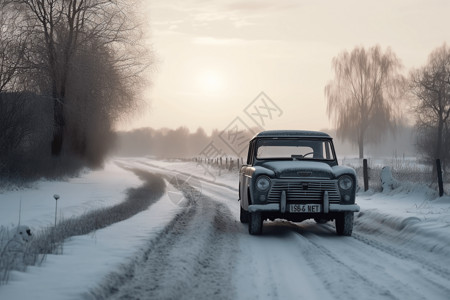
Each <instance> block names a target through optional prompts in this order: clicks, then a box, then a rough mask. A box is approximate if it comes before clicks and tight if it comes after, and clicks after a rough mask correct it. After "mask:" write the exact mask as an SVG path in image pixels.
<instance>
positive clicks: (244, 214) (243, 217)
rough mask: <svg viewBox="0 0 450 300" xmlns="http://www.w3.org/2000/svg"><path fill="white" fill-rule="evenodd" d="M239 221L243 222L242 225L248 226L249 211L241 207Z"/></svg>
mask: <svg viewBox="0 0 450 300" xmlns="http://www.w3.org/2000/svg"><path fill="white" fill-rule="evenodd" d="M239 219H240V220H241V223H244V224H247V223H248V219H249V213H248V211H246V210H244V209H243V208H242V206H241V213H240V215H239Z"/></svg>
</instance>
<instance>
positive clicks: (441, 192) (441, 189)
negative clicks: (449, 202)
mask: <svg viewBox="0 0 450 300" xmlns="http://www.w3.org/2000/svg"><path fill="white" fill-rule="evenodd" d="M436 171H437V177H438V186H439V197H442V196H443V195H444V183H443V182H442V169H441V160H440V159H439V158H438V159H436Z"/></svg>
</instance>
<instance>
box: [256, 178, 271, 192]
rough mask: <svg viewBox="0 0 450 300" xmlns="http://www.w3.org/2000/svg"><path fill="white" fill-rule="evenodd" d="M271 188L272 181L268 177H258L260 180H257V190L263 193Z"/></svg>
mask: <svg viewBox="0 0 450 300" xmlns="http://www.w3.org/2000/svg"><path fill="white" fill-rule="evenodd" d="M269 187H270V179H269V177H267V176H260V177H258V179H257V180H256V188H257V189H258V190H259V191H261V192H265V191H267V190H268V189H269Z"/></svg>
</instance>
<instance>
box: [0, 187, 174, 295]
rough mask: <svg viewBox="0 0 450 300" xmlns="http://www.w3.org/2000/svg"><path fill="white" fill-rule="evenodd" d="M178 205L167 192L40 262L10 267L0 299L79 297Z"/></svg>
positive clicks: (150, 236) (165, 220) (131, 252)
mask: <svg viewBox="0 0 450 300" xmlns="http://www.w3.org/2000/svg"><path fill="white" fill-rule="evenodd" d="M180 209H181V208H180V207H178V206H176V205H174V204H173V202H172V201H171V200H170V199H169V198H168V196H167V195H166V194H165V195H164V196H163V197H162V198H161V199H160V200H159V201H158V202H156V203H155V204H153V205H152V206H150V208H149V209H148V210H145V211H143V212H141V213H139V214H137V215H135V216H133V217H131V218H130V219H127V220H125V221H122V222H119V223H116V224H113V225H111V226H109V227H107V228H104V229H101V230H97V231H95V232H93V233H91V234H89V235H84V236H77V237H73V238H70V239H68V240H67V241H66V242H65V243H64V252H63V255H47V258H46V260H45V262H44V263H43V264H42V266H41V267H29V268H28V269H27V272H26V273H22V272H16V271H13V272H11V276H10V280H9V283H8V285H5V286H2V287H1V288H0V299H78V298H80V295H81V294H82V293H84V292H87V291H88V290H90V289H93V288H95V287H96V286H97V284H98V283H99V282H100V281H101V279H103V278H104V277H105V276H106V275H108V274H109V273H110V272H111V271H113V270H117V269H120V268H121V267H123V265H124V264H126V263H127V261H130V260H131V259H132V258H133V257H134V256H135V255H136V253H137V252H138V250H139V249H142V248H144V247H145V245H146V244H147V242H148V241H149V240H151V239H153V238H154V237H156V236H157V235H158V233H159V232H160V231H161V230H163V229H164V227H165V226H166V225H167V224H168V223H169V222H170V221H171V220H172V218H173V217H174V216H175V215H176V214H177V213H178V212H179V211H180Z"/></svg>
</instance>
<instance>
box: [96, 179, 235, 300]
mask: <svg viewBox="0 0 450 300" xmlns="http://www.w3.org/2000/svg"><path fill="white" fill-rule="evenodd" d="M183 189H184V190H183V193H184V195H185V197H186V198H187V199H188V201H189V205H188V207H187V208H185V209H184V210H183V211H182V212H181V213H180V214H178V215H177V216H176V217H175V218H174V220H173V221H172V222H171V223H170V224H169V225H168V226H167V227H166V228H165V229H164V230H163V232H161V234H160V235H159V236H158V237H157V238H156V239H155V240H153V241H152V242H151V243H150V245H149V247H148V249H147V250H145V252H144V253H143V255H141V257H140V258H138V259H137V260H136V261H135V262H134V263H132V265H131V266H128V267H127V268H125V269H127V271H126V272H124V273H126V275H125V274H121V275H115V276H114V275H112V276H111V277H110V278H109V279H108V281H109V282H108V283H107V284H104V285H103V287H102V288H101V289H98V290H96V291H93V292H92V293H91V295H90V296H92V297H93V298H95V299H102V298H108V299H213V298H214V299H233V298H234V289H233V287H232V284H231V279H232V278H231V276H232V274H233V268H234V262H235V261H236V258H235V256H236V251H235V249H236V248H237V242H238V240H237V234H236V233H237V232H240V231H241V230H240V229H239V226H238V223H237V222H236V220H235V218H233V216H232V215H231V213H230V211H229V209H228V208H227V207H226V206H225V205H223V204H221V203H218V202H216V201H214V200H213V199H211V198H208V197H206V196H204V195H201V196H200V197H198V198H193V197H192V195H194V194H197V193H191V192H190V191H189V190H186V189H189V187H186V186H184V187H183ZM197 195H198V194H197Z"/></svg>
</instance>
